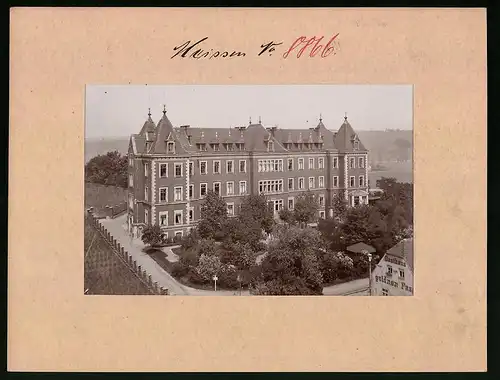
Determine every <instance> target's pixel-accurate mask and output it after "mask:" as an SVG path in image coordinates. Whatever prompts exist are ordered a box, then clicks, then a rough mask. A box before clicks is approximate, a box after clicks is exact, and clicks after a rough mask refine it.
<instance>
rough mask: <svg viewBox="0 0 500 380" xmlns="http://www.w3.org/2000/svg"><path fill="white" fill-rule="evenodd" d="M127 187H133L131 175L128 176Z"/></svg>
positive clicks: (132, 176)
mask: <svg viewBox="0 0 500 380" xmlns="http://www.w3.org/2000/svg"><path fill="white" fill-rule="evenodd" d="M128 185H129V187H132V186H134V175H133V174H129V175H128Z"/></svg>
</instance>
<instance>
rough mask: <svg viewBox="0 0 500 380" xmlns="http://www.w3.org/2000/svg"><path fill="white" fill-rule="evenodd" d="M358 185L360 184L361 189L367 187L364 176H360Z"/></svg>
mask: <svg viewBox="0 0 500 380" xmlns="http://www.w3.org/2000/svg"><path fill="white" fill-rule="evenodd" d="M361 183H363V184H361ZM358 184H359V187H365V176H364V175H360V176H359V178H358Z"/></svg>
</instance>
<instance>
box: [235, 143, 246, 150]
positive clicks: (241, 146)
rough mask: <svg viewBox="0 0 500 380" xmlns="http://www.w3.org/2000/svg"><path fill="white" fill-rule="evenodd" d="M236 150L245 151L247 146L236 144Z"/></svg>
mask: <svg viewBox="0 0 500 380" xmlns="http://www.w3.org/2000/svg"><path fill="white" fill-rule="evenodd" d="M236 149H238V150H245V144H243V143H236Z"/></svg>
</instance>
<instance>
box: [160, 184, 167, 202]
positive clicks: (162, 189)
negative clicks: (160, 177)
mask: <svg viewBox="0 0 500 380" xmlns="http://www.w3.org/2000/svg"><path fill="white" fill-rule="evenodd" d="M159 191H160V203H167V202H168V188H167V187H160V189H159Z"/></svg>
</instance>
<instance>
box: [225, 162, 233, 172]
mask: <svg viewBox="0 0 500 380" xmlns="http://www.w3.org/2000/svg"><path fill="white" fill-rule="evenodd" d="M229 163H231V167H232V170H231V171H229V170H228V169H229ZM226 173H227V174H234V160H226Z"/></svg>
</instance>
